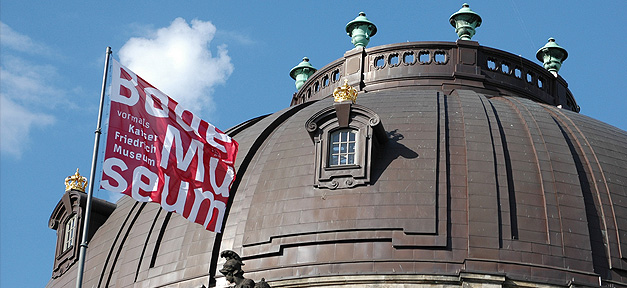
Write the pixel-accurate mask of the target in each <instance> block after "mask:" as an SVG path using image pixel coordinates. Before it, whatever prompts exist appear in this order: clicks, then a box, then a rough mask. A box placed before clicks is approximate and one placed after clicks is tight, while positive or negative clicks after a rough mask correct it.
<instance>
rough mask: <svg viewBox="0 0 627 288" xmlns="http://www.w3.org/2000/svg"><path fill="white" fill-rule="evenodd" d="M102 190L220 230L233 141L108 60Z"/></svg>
mask: <svg viewBox="0 0 627 288" xmlns="http://www.w3.org/2000/svg"><path fill="white" fill-rule="evenodd" d="M111 74H112V78H111V92H110V97H111V110H110V112H109V129H108V133H107V147H106V152H105V160H104V164H103V167H102V172H103V174H102V181H101V183H100V185H101V187H102V188H103V189H105V190H109V191H113V192H120V193H123V194H126V195H129V196H131V197H133V198H134V199H135V200H137V201H141V202H157V203H160V204H161V207H163V209H165V210H167V211H174V212H176V213H178V214H180V215H182V216H183V217H185V218H187V219H189V220H190V221H192V222H196V223H199V224H201V225H203V226H204V227H205V228H206V229H207V230H211V231H216V232H220V231H221V227H220V225H222V219H223V217H224V213H225V210H226V203H227V202H228V198H229V190H230V187H231V184H232V183H233V181H234V180H235V170H234V168H233V165H234V161H235V157H236V156H237V147H238V144H237V142H235V141H234V140H233V139H231V137H229V136H228V135H226V134H224V133H222V131H220V130H218V129H217V128H216V127H214V126H213V125H211V124H209V123H207V122H206V121H203V120H201V119H200V118H198V117H197V116H196V115H194V114H192V113H191V112H190V111H188V110H185V109H184V108H182V107H181V106H180V105H178V103H177V102H176V101H174V100H172V99H171V98H169V97H168V96H167V95H166V94H164V93H163V92H161V91H159V90H157V89H156V88H155V87H153V86H152V85H150V84H149V83H148V82H146V81H145V80H144V79H142V78H141V77H139V76H137V75H136V74H135V73H133V72H132V71H131V70H129V69H128V68H126V67H124V66H122V65H120V64H119V63H118V62H117V61H115V60H113V61H112V65H111Z"/></svg>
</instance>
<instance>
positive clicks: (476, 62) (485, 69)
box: [292, 40, 579, 112]
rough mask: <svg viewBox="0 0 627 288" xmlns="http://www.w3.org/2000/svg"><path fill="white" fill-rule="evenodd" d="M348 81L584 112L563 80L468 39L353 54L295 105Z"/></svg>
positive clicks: (314, 80) (361, 86) (316, 78)
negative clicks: (472, 93) (463, 91)
mask: <svg viewBox="0 0 627 288" xmlns="http://www.w3.org/2000/svg"><path fill="white" fill-rule="evenodd" d="M344 77H348V79H349V83H350V84H351V85H353V86H354V87H355V88H356V89H358V90H360V91H365V92H368V91H376V90H381V89H389V88H393V87H404V86H426V87H433V88H439V89H442V87H447V89H458V88H464V87H466V88H471V89H472V88H479V89H482V91H494V93H492V94H493V95H495V96H498V95H512V96H522V97H525V98H530V99H533V100H535V101H539V102H542V103H545V104H550V105H555V106H560V107H563V108H565V109H569V110H572V111H576V112H578V111H579V107H578V106H577V104H576V102H575V100H574V98H573V96H572V94H571V92H570V91H569V90H568V84H567V83H566V81H564V79H562V78H561V77H560V76H558V77H555V76H553V74H551V73H550V72H549V71H547V70H545V69H544V68H543V67H542V66H540V65H538V64H536V63H534V62H531V61H529V60H527V59H525V58H522V57H521V56H517V55H514V54H511V53H508V52H504V51H501V50H498V49H493V48H488V47H483V46H479V45H478V44H477V42H474V41H463V40H459V41H457V42H408V43H400V44H391V45H383V46H378V47H373V48H368V49H361V48H356V49H353V50H351V51H348V52H347V53H346V54H345V56H344V58H340V59H338V60H336V61H334V62H332V63H331V64H329V65H327V66H325V67H324V68H322V69H320V70H318V71H317V72H316V73H315V74H313V75H312V76H311V77H310V78H309V79H308V80H307V82H306V83H305V84H304V85H303V87H302V88H301V89H300V90H299V91H298V92H297V93H295V94H294V97H293V99H292V105H296V104H300V103H304V102H307V101H310V100H315V99H322V98H325V97H328V96H331V94H332V93H333V90H334V89H335V88H336V87H338V86H340V85H341V84H342V81H340V79H342V78H344ZM488 94H490V93H488Z"/></svg>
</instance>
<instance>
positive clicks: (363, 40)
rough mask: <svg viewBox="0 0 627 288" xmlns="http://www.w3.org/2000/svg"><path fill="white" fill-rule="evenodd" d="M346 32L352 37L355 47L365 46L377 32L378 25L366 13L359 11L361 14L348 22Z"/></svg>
mask: <svg viewBox="0 0 627 288" xmlns="http://www.w3.org/2000/svg"><path fill="white" fill-rule="evenodd" d="M346 34H348V36H350V37H351V43H353V45H355V47H364V48H365V47H366V46H368V43H369V42H370V37H372V36H374V34H377V26H375V25H374V23H372V22H370V20H368V18H366V13H364V12H359V16H357V17H356V18H355V19H353V21H351V22H348V24H346Z"/></svg>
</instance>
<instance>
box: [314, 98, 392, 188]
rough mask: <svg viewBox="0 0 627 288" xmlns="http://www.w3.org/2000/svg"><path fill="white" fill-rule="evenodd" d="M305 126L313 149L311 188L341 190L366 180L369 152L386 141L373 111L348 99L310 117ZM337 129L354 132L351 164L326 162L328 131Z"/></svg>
mask: <svg viewBox="0 0 627 288" xmlns="http://www.w3.org/2000/svg"><path fill="white" fill-rule="evenodd" d="M305 127H306V129H307V131H308V132H309V135H310V137H311V139H312V141H313V143H314V146H315V151H316V153H315V171H316V172H315V179H314V186H315V187H317V188H328V189H342V188H352V187H355V186H358V185H367V184H369V183H370V181H371V178H370V174H371V173H370V170H371V166H372V159H373V153H374V152H375V150H376V147H378V146H379V145H381V144H382V143H384V142H385V141H386V140H387V134H386V132H385V129H384V128H383V124H382V123H381V120H380V118H379V116H378V115H377V114H376V113H375V112H374V111H372V110H371V109H369V108H367V107H364V106H361V105H358V104H352V103H350V102H342V103H335V104H334V105H333V106H329V107H326V108H324V109H322V110H320V111H318V112H317V113H315V114H314V115H313V116H311V117H310V118H309V120H307V122H306V123H305ZM340 129H352V130H355V131H356V140H357V141H356V142H357V145H356V148H355V149H356V154H355V164H352V165H333V166H332V165H330V164H329V159H330V157H329V154H330V145H329V144H328V143H330V142H331V141H330V140H331V139H330V137H331V133H333V132H335V131H338V130H340Z"/></svg>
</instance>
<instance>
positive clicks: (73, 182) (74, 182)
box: [65, 168, 87, 192]
mask: <svg viewBox="0 0 627 288" xmlns="http://www.w3.org/2000/svg"><path fill="white" fill-rule="evenodd" d="M85 187H87V178H85V177H83V176H81V174H78V168H76V173H74V175H72V176H68V177H67V178H65V191H70V190H78V191H81V192H85Z"/></svg>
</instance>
